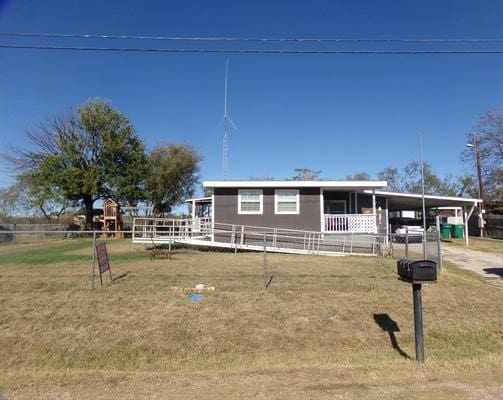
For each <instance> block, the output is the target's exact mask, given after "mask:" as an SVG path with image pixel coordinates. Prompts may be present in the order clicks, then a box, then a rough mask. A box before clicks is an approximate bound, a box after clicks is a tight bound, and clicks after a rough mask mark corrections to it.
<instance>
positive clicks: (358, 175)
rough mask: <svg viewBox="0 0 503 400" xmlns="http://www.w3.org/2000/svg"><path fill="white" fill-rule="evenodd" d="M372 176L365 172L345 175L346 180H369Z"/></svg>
mask: <svg viewBox="0 0 503 400" xmlns="http://www.w3.org/2000/svg"><path fill="white" fill-rule="evenodd" d="M371 179H372V178H371V176H370V175H369V174H367V173H366V172H358V173H356V174H354V175H348V176H346V180H348V181H370V180H371Z"/></svg>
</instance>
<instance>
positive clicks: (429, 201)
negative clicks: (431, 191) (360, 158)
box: [364, 190, 482, 245]
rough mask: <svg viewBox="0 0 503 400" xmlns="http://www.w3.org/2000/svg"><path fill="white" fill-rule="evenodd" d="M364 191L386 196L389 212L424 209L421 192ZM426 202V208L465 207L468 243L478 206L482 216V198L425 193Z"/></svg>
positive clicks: (466, 238) (464, 220) (464, 214)
mask: <svg viewBox="0 0 503 400" xmlns="http://www.w3.org/2000/svg"><path fill="white" fill-rule="evenodd" d="M364 192H365V193H369V194H375V195H376V196H380V197H384V198H385V199H386V209H387V211H388V212H390V211H407V210H414V211H417V210H422V209H423V195H421V194H412V193H395V192H387V191H384V190H379V191H378V190H376V191H371V190H365V191H364ZM424 204H425V208H426V209H432V208H438V207H461V208H462V209H463V223H464V226H465V240H466V244H467V245H468V220H469V219H470V217H471V216H472V214H473V212H474V211H475V209H476V208H478V210H479V211H478V212H479V218H482V213H481V210H480V207H478V206H479V205H480V204H482V200H481V199H470V198H464V197H448V196H433V195H424ZM386 218H388V213H386ZM387 229H388V227H387ZM388 233H389V232H388Z"/></svg>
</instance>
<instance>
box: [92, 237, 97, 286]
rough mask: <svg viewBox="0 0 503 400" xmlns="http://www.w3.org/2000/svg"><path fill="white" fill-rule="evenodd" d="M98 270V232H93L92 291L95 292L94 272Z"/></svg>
mask: <svg viewBox="0 0 503 400" xmlns="http://www.w3.org/2000/svg"><path fill="white" fill-rule="evenodd" d="M95 269H96V231H95V230H93V262H92V264H91V289H92V290H94V270H95Z"/></svg>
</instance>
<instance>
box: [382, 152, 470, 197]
mask: <svg viewBox="0 0 503 400" xmlns="http://www.w3.org/2000/svg"><path fill="white" fill-rule="evenodd" d="M377 176H378V179H380V180H385V181H387V182H388V189H389V190H390V191H393V192H405V193H422V182H421V163H420V162H419V161H416V160H412V161H411V162H410V163H409V164H407V165H406V166H405V168H404V169H403V173H400V171H399V170H398V169H397V168H394V167H387V168H384V169H383V170H381V171H380V172H379V173H378V174H377ZM460 187H461V185H460V183H459V182H456V181H455V180H454V179H453V178H452V177H451V176H446V177H445V178H443V179H441V178H439V177H438V176H437V175H436V174H435V172H434V171H433V168H432V167H431V165H430V164H429V163H427V162H425V163H424V192H425V193H426V194H433V195H439V196H457V195H458V193H459V191H460Z"/></svg>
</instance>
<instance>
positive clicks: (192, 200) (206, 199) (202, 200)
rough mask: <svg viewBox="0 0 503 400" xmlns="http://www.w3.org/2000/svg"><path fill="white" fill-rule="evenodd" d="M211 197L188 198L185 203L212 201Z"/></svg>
mask: <svg viewBox="0 0 503 400" xmlns="http://www.w3.org/2000/svg"><path fill="white" fill-rule="evenodd" d="M211 201H212V200H211V197H199V198H197V199H187V200H185V203H192V202H194V203H211Z"/></svg>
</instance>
